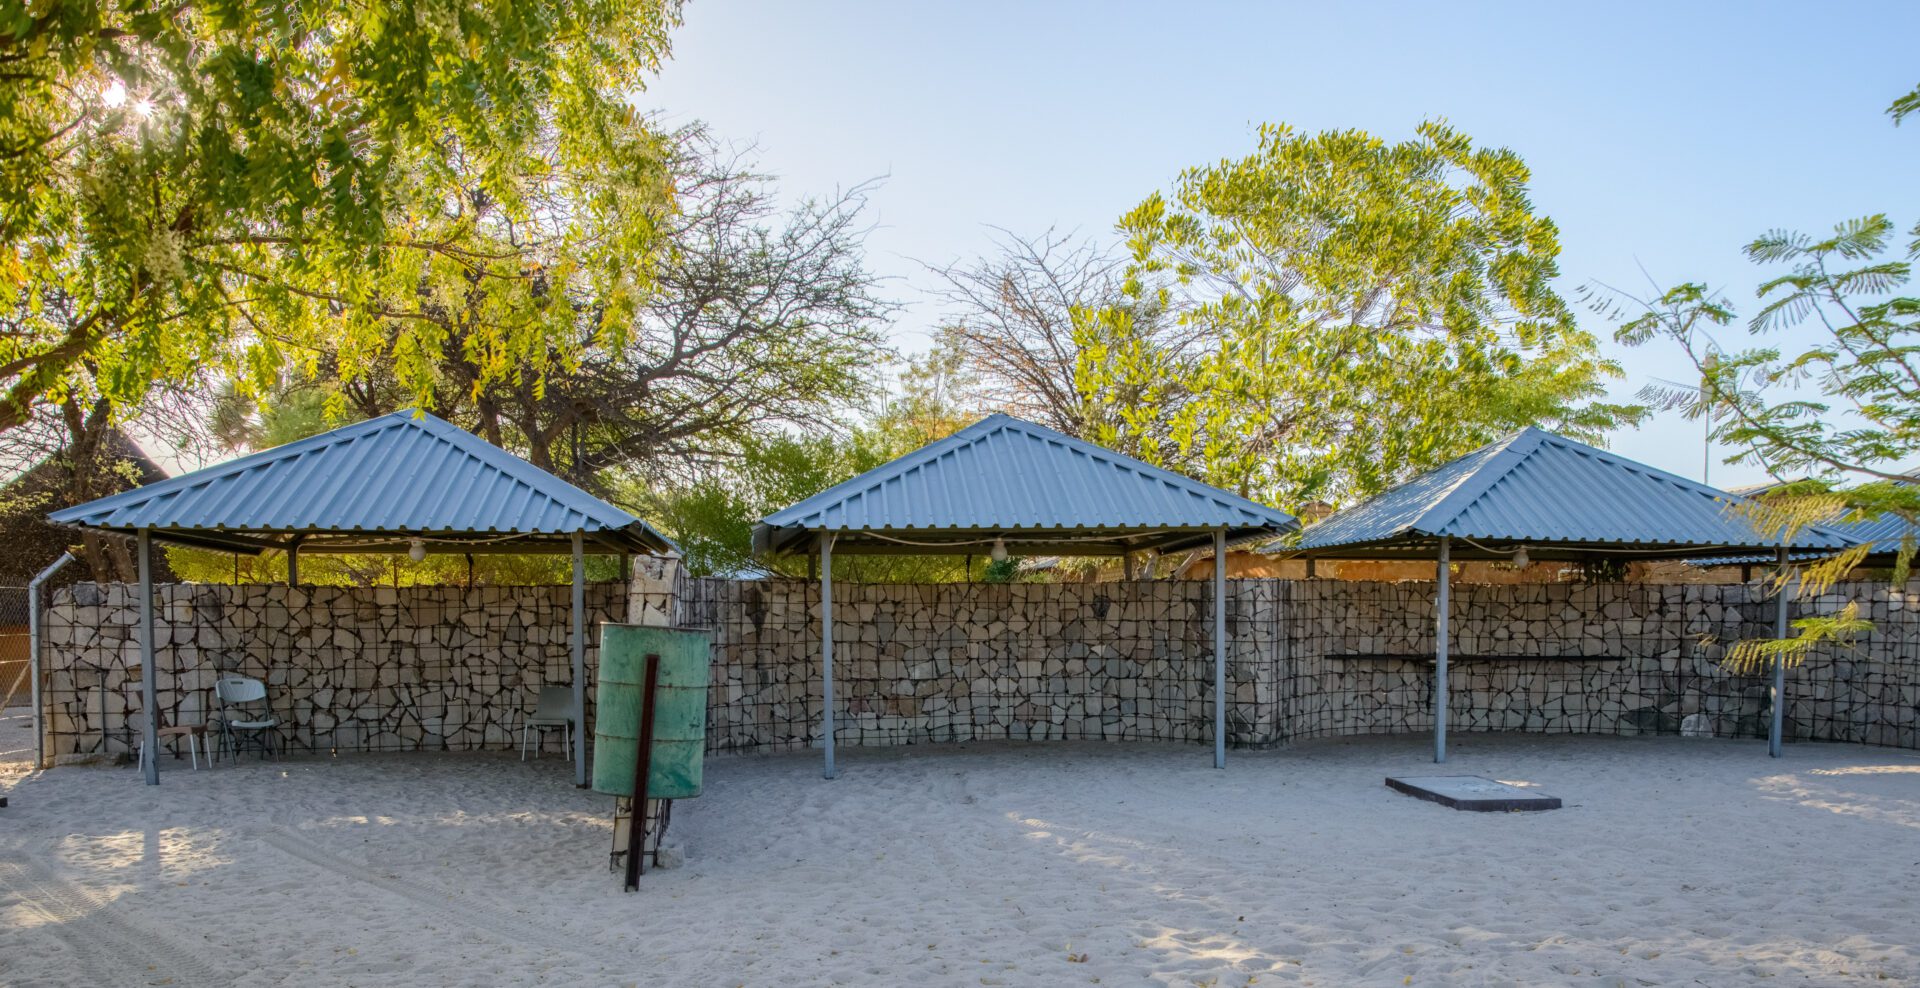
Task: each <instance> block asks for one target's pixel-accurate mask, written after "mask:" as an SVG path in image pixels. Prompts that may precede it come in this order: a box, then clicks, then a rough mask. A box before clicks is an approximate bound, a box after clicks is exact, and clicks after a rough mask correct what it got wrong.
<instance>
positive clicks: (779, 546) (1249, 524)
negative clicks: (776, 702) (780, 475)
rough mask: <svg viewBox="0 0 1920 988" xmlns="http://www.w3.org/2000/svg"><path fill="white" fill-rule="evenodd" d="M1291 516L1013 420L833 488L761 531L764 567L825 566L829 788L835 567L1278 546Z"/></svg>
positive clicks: (1216, 583) (1220, 705) (1217, 758)
mask: <svg viewBox="0 0 1920 988" xmlns="http://www.w3.org/2000/svg"><path fill="white" fill-rule="evenodd" d="M1297 527H1298V524H1297V523H1296V522H1295V521H1294V519H1293V516H1291V515H1288V514H1287V513H1285V512H1283V511H1277V510H1275V509H1273V508H1269V507H1267V506H1265V505H1262V504H1257V503H1255V502H1253V501H1249V500H1247V499H1246V498H1243V497H1240V496H1239V495H1236V494H1232V493H1229V492H1227V491H1223V490H1220V489H1219V488H1217V487H1212V486H1209V485H1207V484H1203V483H1200V482H1199V481H1196V480H1193V479H1191V478H1189V477H1184V476H1181V475H1180V474H1177V473H1174V472H1172V471H1170V470H1164V469H1161V468H1159V467H1156V466H1152V465H1150V464H1147V463H1144V462H1142V461H1140V460H1137V459H1134V458H1133V457H1130V456H1126V455H1124V454H1122V453H1116V452H1114V451H1113V450H1110V449H1105V448H1102V447H1100V446H1096V445H1094V444H1092V443H1089V442H1085V441H1083V440H1080V439H1075V438H1073V437H1071V436H1068V435H1065V434H1062V433H1059V432H1056V431H1054V430H1052V429H1049V428H1046V427H1045V426H1040V425H1035V424H1034V423H1032V422H1027V421H1024V420H1021V419H1017V418H1013V417H1012V416H1008V415H1001V414H995V415H989V416H987V417H986V418H984V419H982V420H980V421H979V422H976V423H974V424H973V425H970V426H968V427H967V428H965V429H962V430H960V431H959V432H956V433H954V434H953V435H951V436H948V437H947V438H945V439H942V440H940V441H938V442H934V443H931V444H929V445H927V446H924V447H922V448H920V449H918V450H915V451H913V452H911V453H908V454H907V455H905V456H902V457H900V458H899V459H896V460H894V461H892V462H890V463H887V464H884V465H882V466H879V467H876V468H874V469H872V470H869V471H867V472H866V473H863V474H861V475H860V476H858V477H855V478H853V479H852V480H849V481H846V482H844V483H841V484H838V485H835V486H834V487H831V488H829V489H827V490H825V491H822V492H820V493H819V494H816V495H814V496H812V497H810V498H807V499H806V500H804V501H801V502H799V503H798V504H795V505H793V506H791V507H788V508H785V509H782V510H780V511H777V512H775V513H773V514H771V515H768V516H767V517H766V518H765V519H762V520H761V522H760V523H759V524H758V525H756V526H754V529H753V548H754V552H755V553H756V554H769V553H802V554H814V553H817V554H818V555H819V559H820V609H821V633H820V662H821V669H822V685H823V694H824V696H823V701H824V702H823V715H822V736H823V739H824V745H825V749H826V767H825V775H826V777H827V778H829V779H830V778H833V776H834V774H835V769H834V758H833V755H834V752H833V746H834V726H833V724H834V720H833V554H834V553H835V552H842V553H854V554H879V553H889V554H912V555H934V554H946V555H961V554H982V553H985V554H988V555H991V556H994V557H996V558H1004V556H1005V554H1006V553H1007V551H1008V547H1010V546H1014V547H1018V549H1019V551H1021V552H1025V553H1042V554H1057V555H1073V556H1126V555H1128V554H1131V553H1134V552H1145V551H1157V552H1168V551H1180V550H1183V549H1193V548H1199V547H1201V546H1205V545H1208V544H1211V545H1212V546H1213V548H1214V551H1215V553H1216V558H1224V556H1225V546H1226V545H1227V543H1228V542H1230V541H1243V540H1246V539H1251V538H1262V539H1264V538H1270V537H1272V536H1275V535H1279V534H1282V533H1284V532H1288V531H1292V530H1294V529H1295V528H1297ZM1213 608H1214V613H1213V640H1214V765H1215V767H1224V766H1225V764H1226V704H1225V702H1224V698H1225V695H1226V651H1225V647H1224V646H1225V641H1226V623H1227V622H1226V571H1225V568H1224V567H1221V566H1215V567H1214V576H1213Z"/></svg>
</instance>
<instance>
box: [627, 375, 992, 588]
mask: <svg viewBox="0 0 1920 988" xmlns="http://www.w3.org/2000/svg"><path fill="white" fill-rule="evenodd" d="M971 393H972V382H971V380H970V378H969V376H968V375H967V373H966V372H965V370H964V369H963V368H962V364H961V361H960V359H959V357H958V355H957V354H955V353H953V352H952V351H950V350H945V349H942V348H939V347H936V348H935V349H934V351H933V352H932V353H930V354H927V355H925V356H922V357H920V358H917V359H915V360H912V361H910V362H909V364H908V366H907V368H906V371H905V372H904V373H903V374H902V375H901V381H900V389H899V391H898V393H897V394H894V395H892V396H890V397H889V398H888V399H887V400H886V401H885V402H883V403H882V404H881V405H880V406H879V407H878V408H876V409H874V410H873V411H872V412H871V413H870V414H869V415H868V416H867V418H866V421H864V422H862V423H860V424H858V425H856V426H854V427H853V428H851V429H847V430H844V431H839V430H836V431H834V432H826V431H816V432H813V433H809V434H788V433H776V434H770V435H765V436H760V437H756V438H754V439H751V440H749V441H748V442H747V443H745V444H744V448H743V450H742V453H741V455H740V456H739V457H738V458H737V459H736V460H733V461H730V462H723V463H719V464H715V465H712V466H710V467H707V468H704V469H702V470H701V471H700V472H699V473H698V475H697V476H695V477H694V478H693V479H691V480H689V481H686V482H682V483H676V484H668V485H651V484H636V483H631V482H630V483H629V484H628V485H626V487H625V488H624V489H622V490H621V491H618V492H616V495H615V497H616V500H619V501H621V502H623V503H627V504H630V505H632V506H633V507H634V508H635V510H637V511H638V512H639V513H640V514H642V515H644V516H645V517H647V518H648V519H649V520H651V521H653V522H654V523H655V524H656V525H658V526H659V527H660V528H661V529H662V530H663V531H665V532H666V533H667V534H668V535H669V536H670V537H672V538H673V539H674V541H675V542H676V543H677V544H678V545H679V546H680V549H681V551H682V552H683V553H684V554H685V559H686V565H687V571H688V572H689V573H690V574H692V575H694V576H716V575H727V574H733V573H750V572H756V571H761V570H765V571H768V572H773V573H778V574H781V575H785V576H805V575H807V574H808V563H807V561H806V559H805V558H804V557H801V556H787V557H774V558H767V559H755V558H754V556H753V525H754V523H755V522H756V521H758V520H759V519H761V518H764V517H766V516H767V515H769V514H772V513H773V512H775V511H778V510H779V509H781V508H784V507H786V506H788V505H790V504H794V503H797V502H799V501H803V500H805V499H807V498H809V497H811V496H813V495H815V494H818V493H820V492H821V491H824V490H826V489H827V488H829V487H832V486H833V485H835V484H838V483H840V482H842V481H845V480H848V479H851V478H853V477H856V476H858V475H860V474H862V473H865V472H867V471H868V470H871V469H873V468H875V467H877V466H880V465H882V464H884V463H887V462H888V461H890V460H893V459H896V458H898V457H900V456H902V455H905V454H906V453H910V452H912V451H913V450H916V449H918V448H920V447H922V446H925V445H927V444H928V443H931V442H936V441H938V440H940V439H944V438H946V437H947V436H949V435H952V434H953V433H954V432H957V431H959V430H960V429H962V428H964V427H966V426H968V425H971V424H972V423H973V422H974V421H975V420H977V419H978V418H979V417H980V411H979V408H978V407H977V406H975V405H973V404H971V402H970V397H969V396H970V395H971ZM987 562H988V560H987V558H986V556H985V555H982V556H980V557H978V558H976V559H974V560H973V561H972V566H971V567H969V565H968V561H967V560H966V559H965V558H964V557H957V556H906V555H901V556H894V555H887V556H861V555H851V556H840V557H837V558H836V559H835V560H834V564H833V565H834V575H835V577H836V578H837V579H845V580H855V581H863V582H869V583H925V582H931V581H943V580H959V579H965V578H967V577H968V576H969V574H971V575H974V576H979V575H982V574H983V573H984V572H985V569H984V567H985V566H986V564H987Z"/></svg>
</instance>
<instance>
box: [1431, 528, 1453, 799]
mask: <svg viewBox="0 0 1920 988" xmlns="http://www.w3.org/2000/svg"><path fill="white" fill-rule="evenodd" d="M1452 549H1453V539H1452V538H1450V537H1448V536H1445V535H1442V536H1440V563H1439V569H1438V571H1437V572H1436V573H1435V574H1434V576H1435V579H1436V580H1437V581H1438V583H1439V592H1438V593H1437V594H1436V595H1435V599H1434V607H1433V610H1434V618H1433V633H1434V647H1433V760H1434V761H1435V762H1436V763H1437V762H1444V761H1446V760H1447V623H1448V620H1447V619H1448V617H1449V614H1448V608H1449V606H1450V605H1451V603H1452V602H1451V601H1450V600H1448V590H1449V589H1450V585H1451V584H1452V582H1453V573H1452V569H1453V567H1452V562H1451V556H1452Z"/></svg>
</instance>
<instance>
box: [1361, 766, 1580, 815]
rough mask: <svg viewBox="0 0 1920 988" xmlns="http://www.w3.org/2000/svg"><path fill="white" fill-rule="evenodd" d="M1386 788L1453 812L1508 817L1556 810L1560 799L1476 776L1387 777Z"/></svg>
mask: <svg viewBox="0 0 1920 988" xmlns="http://www.w3.org/2000/svg"><path fill="white" fill-rule="evenodd" d="M1387 788H1389V789H1393V790H1396V791H1399V792H1403V793H1406V794H1407V795H1409V796H1414V797H1417V798H1419V799H1425V800H1430V801H1432V802H1435V803H1439V804H1440V805H1441V806H1451V807H1453V808H1454V809H1456V810H1476V811H1479V812H1483V813H1509V812H1514V811H1518V810H1557V809H1559V808H1560V798H1559V797H1558V796H1549V795H1547V794H1545V793H1543V792H1539V791H1537V790H1533V789H1522V788H1520V787H1519V786H1510V785H1507V784H1506V783H1504V782H1495V781H1494V780H1492V779H1483V778H1481V777H1479V776H1477V775H1418V776H1401V777H1398V778H1395V777H1393V776H1388V777H1387Z"/></svg>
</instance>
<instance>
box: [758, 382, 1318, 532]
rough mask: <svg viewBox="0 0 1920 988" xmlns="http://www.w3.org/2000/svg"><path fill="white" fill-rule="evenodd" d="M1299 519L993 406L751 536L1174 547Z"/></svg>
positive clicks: (1286, 527) (771, 518) (1285, 527)
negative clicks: (1090, 536)
mask: <svg viewBox="0 0 1920 988" xmlns="http://www.w3.org/2000/svg"><path fill="white" fill-rule="evenodd" d="M1295 527H1296V522H1295V521H1294V519H1293V516H1291V515H1289V514H1287V513H1286V512H1283V511H1278V510H1275V509H1273V508H1269V507H1267V506H1265V505H1262V504H1257V503H1255V502H1253V501H1249V500H1247V499H1246V498H1243V497H1240V496H1239V495H1236V494H1232V493H1229V492H1227V491H1223V490H1220V489H1219V488H1217V487H1212V486H1209V485H1207V484H1203V483H1200V482H1199V481H1196V480H1193V479H1191V478H1188V477H1183V476H1181V475H1179V474H1177V473H1174V472H1172V471H1170V470H1163V469H1161V468H1159V467H1155V466H1151V465H1149V464H1147V463H1144V462H1141V461H1140V460H1137V459H1134V458H1133V457H1130V456H1126V455H1124V454H1121V453H1116V452H1114V451H1113V450H1110V449H1103V448H1101V447H1099V446H1095V445H1093V444H1092V443H1088V442H1085V441H1082V440H1079V439H1075V438H1073V437H1071V436H1067V435H1064V434H1062V433H1059V432H1055V431H1054V430H1052V429H1049V428H1046V427H1045V426H1040V425H1035V424H1034V423H1032V422H1027V421H1023V420H1021V419H1017V418H1013V417H1012V416H1009V415H1001V414H995V415H990V416H988V417H986V418H984V419H982V420H980V421H979V422H976V423H974V424H973V425H970V426H968V427H967V428H965V429H962V430H960V431H959V432H956V433H954V434H953V435H951V436H949V437H947V438H945V439H942V440H940V441H939V442H935V443H932V444H929V445H927V446H925V447H922V448H921V449H918V450H915V451H914V452H911V453H908V454H907V455H905V456H902V457H900V458H899V459H897V460H894V461H893V462H891V463H888V464H886V465H884V466H880V467H876V468H874V469H873V470H869V471H867V472H866V473H863V474H861V475H860V476H858V477H855V478H853V479H852V480H849V481H846V482H845V483H842V484H838V485H836V486H834V487H832V488H829V489H828V490H825V491H822V492H821V493H819V494H816V495H814V496H813V497H810V498H807V499H806V500H804V501H801V502H800V503H798V504H795V505H793V506H792V507H788V508H785V509H782V510H780V511H777V512H775V513H773V514H771V515H768V516H767V517H766V518H765V519H763V520H762V522H761V524H760V525H759V526H757V527H756V529H755V533H754V534H755V540H754V541H755V547H756V548H757V549H759V550H761V551H768V550H773V551H778V550H781V549H785V548H787V547H788V546H790V545H792V544H793V543H795V542H797V541H799V540H800V539H801V538H804V537H806V535H807V533H811V532H819V531H822V530H826V531H835V532H880V533H885V532H897V533H940V532H948V533H953V532H964V533H979V532H1004V533H1007V534H1008V535H1009V536H1010V537H1012V536H1016V535H1018V534H1020V533H1029V534H1031V535H1036V536H1042V537H1053V538H1056V539H1064V538H1067V537H1070V536H1075V537H1077V535H1078V534H1079V533H1105V534H1109V535H1122V534H1126V533H1135V534H1147V535H1155V534H1165V535H1167V536H1168V538H1163V539H1160V540H1159V541H1157V542H1154V543H1152V544H1153V547H1156V548H1168V547H1170V546H1171V545H1172V544H1173V543H1176V542H1180V543H1198V542H1204V541H1205V540H1206V539H1207V538H1209V537H1210V536H1205V535H1201V536H1200V537H1198V538H1195V537H1193V533H1194V532H1204V531H1205V530H1207V529H1215V528H1226V529H1228V530H1229V534H1230V535H1232V536H1233V537H1235V538H1241V537H1245V536H1246V535H1247V534H1250V533H1257V532H1268V533H1273V534H1278V533H1281V532H1285V531H1290V530H1292V529H1293V528H1295ZM1176 533H1177V534H1178V536H1179V537H1177V538H1175V537H1173V536H1174V535H1175V534H1176ZM1043 540H1044V539H1043V538H1040V539H1029V540H1028V541H1043ZM842 541H843V543H846V544H848V545H849V546H851V545H852V543H851V542H849V541H848V540H842ZM880 541H885V540H884V539H881V540H880ZM896 544H897V543H896ZM1142 545H1145V543H1142ZM923 548H924V547H923ZM976 551H977V550H976Z"/></svg>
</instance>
